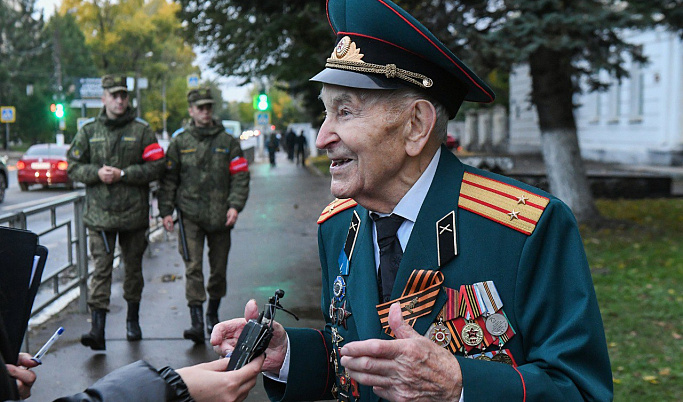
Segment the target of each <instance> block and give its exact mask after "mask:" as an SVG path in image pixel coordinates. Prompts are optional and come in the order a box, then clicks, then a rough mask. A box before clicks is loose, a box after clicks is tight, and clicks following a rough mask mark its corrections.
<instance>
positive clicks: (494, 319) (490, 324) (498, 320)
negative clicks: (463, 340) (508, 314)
mask: <svg viewBox="0 0 683 402" xmlns="http://www.w3.org/2000/svg"><path fill="white" fill-rule="evenodd" d="M486 330H487V331H489V334H491V335H493V336H501V335H503V334H504V333H505V332H507V330H508V320H507V318H505V316H504V315H502V314H499V313H496V314H492V315H490V316H488V317H486Z"/></svg>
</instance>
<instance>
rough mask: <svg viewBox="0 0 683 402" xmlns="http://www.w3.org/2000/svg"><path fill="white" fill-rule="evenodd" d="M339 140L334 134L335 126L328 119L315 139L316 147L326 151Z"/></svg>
mask: <svg viewBox="0 0 683 402" xmlns="http://www.w3.org/2000/svg"><path fill="white" fill-rule="evenodd" d="M337 139H338V137H337V135H336V134H335V132H334V127H333V124H332V123H331V122H330V121H329V120H328V119H325V121H323V124H322V126H320V131H318V136H317V137H316V138H315V147H316V148H318V149H325V148H327V147H328V146H329V145H330V144H332V143H333V142H334V141H336V140H337Z"/></svg>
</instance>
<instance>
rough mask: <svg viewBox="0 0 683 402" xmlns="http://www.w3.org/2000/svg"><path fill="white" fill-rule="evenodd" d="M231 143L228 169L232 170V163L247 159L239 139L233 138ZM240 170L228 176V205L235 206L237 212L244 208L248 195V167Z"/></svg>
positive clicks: (244, 161)
mask: <svg viewBox="0 0 683 402" xmlns="http://www.w3.org/2000/svg"><path fill="white" fill-rule="evenodd" d="M232 142H233V145H232V146H231V147H230V161H231V162H230V165H231V166H230V169H231V171H232V168H233V166H232V165H233V163H238V164H241V163H243V164H246V163H247V160H246V159H245V158H244V153H243V152H242V148H241V147H240V143H239V140H237V139H235V138H233V140H232ZM239 170H240V171H238V172H236V173H233V174H232V176H231V178H230V195H229V196H228V205H230V207H231V208H235V209H236V210H237V211H238V212H241V211H242V209H244V205H245V204H246V203H247V198H248V197H249V178H250V177H249V169H248V167H245V168H242V169H239Z"/></svg>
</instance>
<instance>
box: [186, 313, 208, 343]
mask: <svg viewBox="0 0 683 402" xmlns="http://www.w3.org/2000/svg"><path fill="white" fill-rule="evenodd" d="M202 310H203V309H202V305H201V304H199V305H195V306H190V318H191V319H192V327H190V329H186V330H185V331H184V332H183V338H185V339H190V340H191V341H192V342H194V343H196V344H200V343H204V317H202Z"/></svg>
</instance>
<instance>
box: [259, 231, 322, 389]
mask: <svg viewBox="0 0 683 402" xmlns="http://www.w3.org/2000/svg"><path fill="white" fill-rule="evenodd" d="M324 247H325V246H324V243H323V239H322V232H321V230H320V228H318V249H319V254H320V262H321V264H322V281H323V282H322V283H323V284H325V283H328V282H327V280H328V274H327V272H328V271H327V262H326V261H325V258H324V255H325V250H324ZM329 297H330V295H329V289H327V288H326V287H325V286H323V291H322V296H321V309H322V306H326V305H328V304H329ZM321 313H322V312H321ZM325 321H326V322H327V325H326V326H325V330H324V331H317V330H314V329H295V328H286V330H287V336H288V337H289V342H290V343H289V348H290V364H289V375H288V377H287V383H286V384H283V383H280V382H277V381H274V380H271V379H269V378H268V377H263V380H264V386H265V389H266V392H267V393H268V397H269V398H270V400H271V401H314V400H324V399H332V392H331V390H332V385H333V384H334V381H335V378H334V376H335V373H334V367H333V366H332V362H330V354H331V353H332V335H331V332H330V330H329V326H330V323H329V317H327V316H325Z"/></svg>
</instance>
